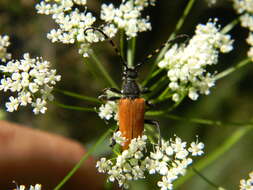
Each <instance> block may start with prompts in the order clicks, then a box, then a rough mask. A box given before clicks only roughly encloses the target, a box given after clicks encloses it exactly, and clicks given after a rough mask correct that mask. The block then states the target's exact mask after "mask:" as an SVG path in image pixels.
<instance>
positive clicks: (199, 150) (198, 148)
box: [188, 142, 204, 156]
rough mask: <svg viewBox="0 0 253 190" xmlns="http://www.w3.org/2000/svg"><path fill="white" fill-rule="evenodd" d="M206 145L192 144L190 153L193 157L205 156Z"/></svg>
mask: <svg viewBox="0 0 253 190" xmlns="http://www.w3.org/2000/svg"><path fill="white" fill-rule="evenodd" d="M203 149H204V144H203V143H201V142H200V143H198V144H197V143H196V142H192V143H191V147H190V148H189V149H188V151H189V152H191V153H192V156H201V155H202V154H204V151H203Z"/></svg>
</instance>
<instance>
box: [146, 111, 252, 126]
mask: <svg viewBox="0 0 253 190" xmlns="http://www.w3.org/2000/svg"><path fill="white" fill-rule="evenodd" d="M146 115H147V116H163V117H166V118H169V119H173V120H177V121H186V122H191V123H196V124H201V125H211V126H229V125H230V126H245V125H252V126H253V122H250V121H249V122H222V121H219V120H208V119H202V118H184V117H181V116H178V115H174V114H168V113H166V112H165V111H148V112H146Z"/></svg>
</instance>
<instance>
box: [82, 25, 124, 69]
mask: <svg viewBox="0 0 253 190" xmlns="http://www.w3.org/2000/svg"><path fill="white" fill-rule="evenodd" d="M88 30H95V31H98V32H100V33H101V34H102V35H103V36H104V37H105V39H107V40H108V41H109V43H110V44H111V46H112V47H113V49H114V51H115V52H116V54H117V55H118V56H119V57H120V58H121V61H122V64H123V65H124V66H125V67H126V68H128V66H127V64H126V61H125V59H124V57H123V56H122V55H121V54H120V51H119V49H118V48H117V46H116V44H115V43H114V42H113V41H112V39H110V37H109V36H108V35H107V34H106V33H104V31H103V30H101V29H99V28H95V27H90V28H86V29H85V30H84V33H86V32H87V31H88Z"/></svg>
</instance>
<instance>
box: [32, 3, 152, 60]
mask: <svg viewBox="0 0 253 190" xmlns="http://www.w3.org/2000/svg"><path fill="white" fill-rule="evenodd" d="M154 2H155V0H135V1H125V0H123V1H122V3H121V5H120V6H119V8H115V7H114V5H113V4H109V5H106V4H102V6H101V19H102V20H103V21H105V24H104V25H102V26H101V27H98V28H102V31H103V32H104V33H105V34H107V35H108V36H109V37H113V36H115V34H116V33H117V30H118V28H119V29H123V30H124V31H125V33H126V35H127V36H128V37H134V36H136V35H137V33H138V32H143V31H147V30H150V29H151V25H150V23H149V18H148V17H146V18H141V11H142V10H143V9H144V8H145V7H147V6H148V5H154ZM76 7H82V10H83V11H82V10H81V9H78V8H76ZM36 9H37V13H39V14H44V15H52V18H53V20H54V21H55V22H56V23H57V24H58V25H59V28H58V29H52V30H51V31H50V32H49V33H48V35H47V37H48V38H49V39H50V40H51V41H52V42H53V43H54V42H62V43H64V44H74V43H76V42H77V43H78V45H79V53H80V54H82V55H83V57H88V55H89V53H90V51H91V50H90V45H91V43H95V42H99V41H102V40H104V36H103V35H102V34H101V33H100V32H99V31H94V30H86V29H88V28H91V27H94V26H93V24H94V23H95V21H96V18H95V17H94V16H93V15H92V14H91V13H90V12H88V11H87V9H88V8H87V6H86V0H42V1H40V3H38V4H37V5H36Z"/></svg>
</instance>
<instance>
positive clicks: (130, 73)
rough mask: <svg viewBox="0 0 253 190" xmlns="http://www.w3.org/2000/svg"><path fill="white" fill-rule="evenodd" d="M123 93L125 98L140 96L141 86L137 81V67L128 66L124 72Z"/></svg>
mask: <svg viewBox="0 0 253 190" xmlns="http://www.w3.org/2000/svg"><path fill="white" fill-rule="evenodd" d="M123 74H124V76H123V84H122V94H123V98H131V99H134V98H139V97H140V88H139V86H138V84H137V82H136V78H137V72H136V70H135V69H129V68H127V69H126V70H125V71H124V72H123Z"/></svg>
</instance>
